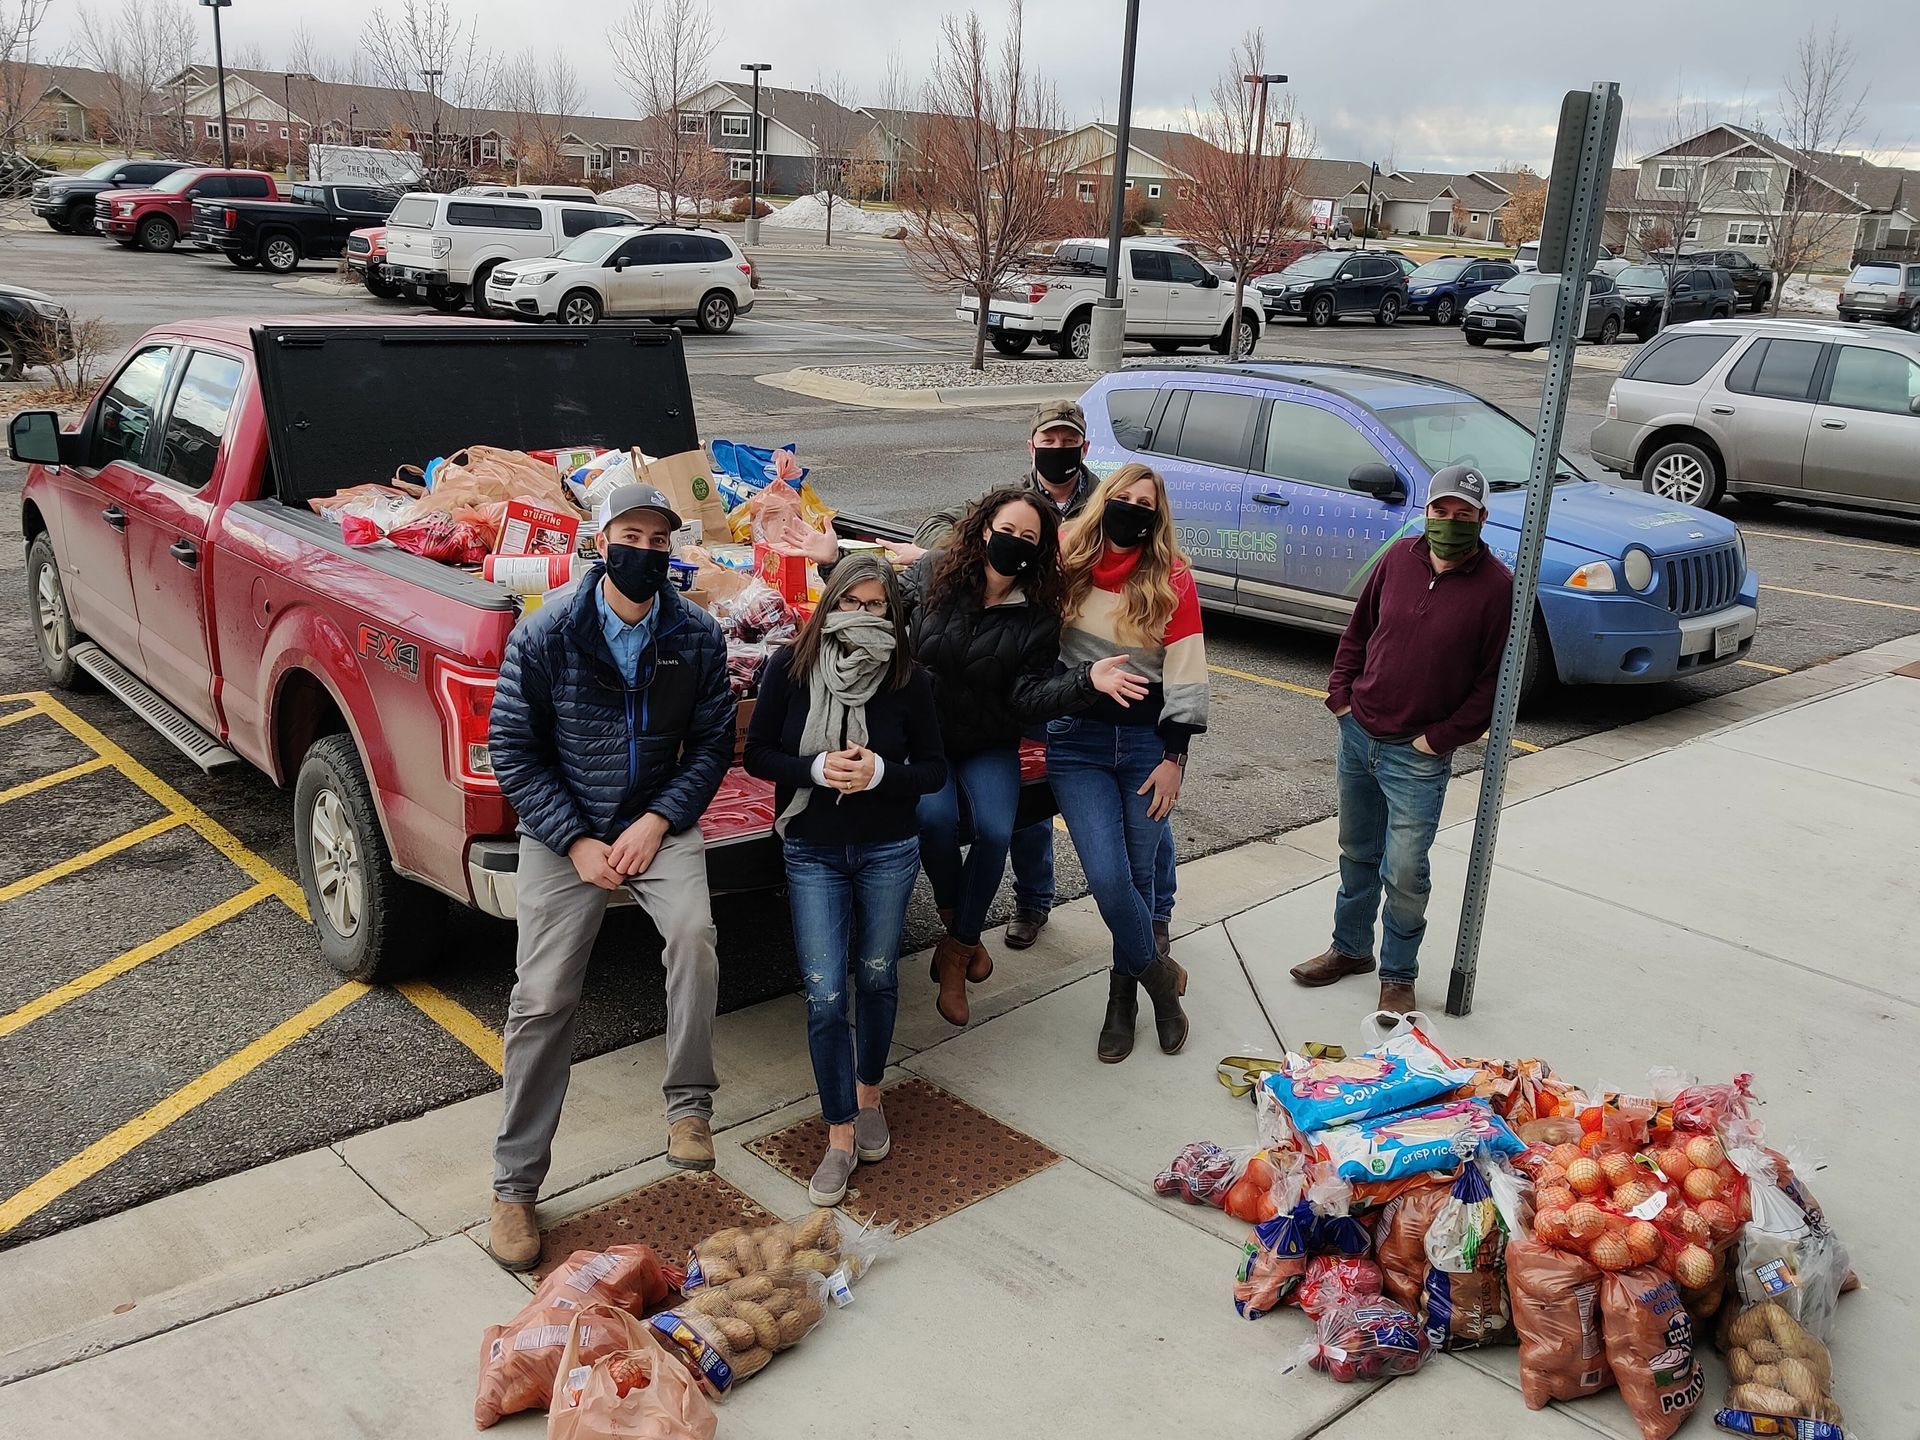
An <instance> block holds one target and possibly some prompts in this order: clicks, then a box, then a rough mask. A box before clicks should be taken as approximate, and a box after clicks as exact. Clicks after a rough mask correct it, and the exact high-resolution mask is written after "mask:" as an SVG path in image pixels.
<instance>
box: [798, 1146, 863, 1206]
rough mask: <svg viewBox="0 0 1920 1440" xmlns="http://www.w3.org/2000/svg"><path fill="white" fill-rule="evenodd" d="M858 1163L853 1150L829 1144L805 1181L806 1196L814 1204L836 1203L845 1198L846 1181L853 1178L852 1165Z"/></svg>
mask: <svg viewBox="0 0 1920 1440" xmlns="http://www.w3.org/2000/svg"><path fill="white" fill-rule="evenodd" d="M859 1163H860V1162H859V1161H858V1160H857V1159H855V1158H854V1154H853V1151H851V1150H835V1149H833V1148H832V1147H831V1146H829V1147H828V1149H827V1154H826V1158H825V1159H823V1160H822V1161H821V1162H820V1168H819V1169H818V1170H816V1171H814V1172H813V1179H811V1180H809V1181H808V1182H807V1198H808V1199H809V1200H811V1201H812V1202H813V1203H814V1204H816V1205H838V1204H839V1203H840V1202H841V1201H842V1200H844V1199H846V1198H847V1182H848V1181H849V1180H851V1179H852V1178H853V1167H854V1166H856V1165H858V1164H859Z"/></svg>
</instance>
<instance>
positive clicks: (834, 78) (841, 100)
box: [807, 72, 872, 245]
mask: <svg viewBox="0 0 1920 1440" xmlns="http://www.w3.org/2000/svg"><path fill="white" fill-rule="evenodd" d="M813 92H814V94H815V95H818V96H819V97H821V99H823V100H825V101H826V102H827V103H826V104H824V105H818V104H816V105H814V106H812V107H811V108H812V113H813V119H812V122H811V123H810V124H809V126H808V129H809V130H811V131H812V133H811V134H810V135H809V136H808V137H807V138H808V140H810V141H811V142H812V144H813V189H814V193H815V194H816V195H818V196H819V197H820V201H821V203H822V204H823V205H825V206H826V210H827V244H829V245H831V244H833V207H834V206H835V205H836V204H838V203H839V202H840V201H842V200H844V199H846V198H847V196H848V194H849V192H850V184H851V180H852V176H851V173H850V172H851V171H852V170H853V167H854V152H855V150H856V149H857V148H858V147H859V144H860V142H861V141H862V140H864V139H865V138H866V135H867V132H868V131H869V130H870V129H871V128H872V127H871V125H870V124H868V123H866V122H864V121H863V118H862V117H861V116H860V115H859V113H858V109H857V107H858V102H857V101H856V100H855V99H854V94H853V86H852V85H851V84H850V83H849V82H848V80H847V77H846V76H845V75H842V74H839V73H837V72H836V73H835V74H833V75H831V76H821V75H816V76H815V77H814V82H813Z"/></svg>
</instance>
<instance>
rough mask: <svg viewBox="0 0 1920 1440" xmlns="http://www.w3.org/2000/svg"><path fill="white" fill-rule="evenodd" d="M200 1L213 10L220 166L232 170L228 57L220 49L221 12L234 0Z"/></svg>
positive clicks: (214, 67)
mask: <svg viewBox="0 0 1920 1440" xmlns="http://www.w3.org/2000/svg"><path fill="white" fill-rule="evenodd" d="M200 3H201V4H202V5H204V6H205V7H206V8H207V9H209V10H211V11H213V70H214V75H215V77H216V78H217V79H218V80H219V82H220V168H221V169H222V170H231V169H232V168H233V148H232V142H231V141H230V140H229V139H228V136H227V59H226V56H225V55H224V54H223V53H222V52H221V49H220V12H221V11H222V10H224V9H226V8H227V6H229V5H231V4H232V3H233V0H200Z"/></svg>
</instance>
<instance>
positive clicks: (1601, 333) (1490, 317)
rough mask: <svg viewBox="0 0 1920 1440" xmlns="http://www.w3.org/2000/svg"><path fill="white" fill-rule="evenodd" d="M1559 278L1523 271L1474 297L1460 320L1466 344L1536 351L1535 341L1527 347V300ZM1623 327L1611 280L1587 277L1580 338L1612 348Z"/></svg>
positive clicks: (1620, 305) (1621, 307)
mask: <svg viewBox="0 0 1920 1440" xmlns="http://www.w3.org/2000/svg"><path fill="white" fill-rule="evenodd" d="M1559 278H1560V277H1559V276H1557V275H1543V274H1542V273H1541V272H1540V271H1538V270H1522V271H1521V272H1520V273H1519V274H1517V275H1515V276H1513V277H1512V278H1511V279H1509V280H1506V281H1504V282H1503V283H1501V284H1500V285H1499V286H1497V287H1496V288H1494V289H1492V290H1489V291H1487V292H1486V293H1485V294H1484V295H1476V296H1475V297H1474V298H1473V299H1471V300H1469V301H1468V302H1467V305H1466V309H1465V311H1464V312H1463V314H1464V318H1463V319H1462V321H1461V326H1462V333H1463V334H1464V335H1465V336H1466V341H1467V344H1469V345H1484V344H1486V343H1487V341H1489V340H1518V341H1520V342H1522V345H1523V348H1535V347H1536V346H1537V342H1534V344H1529V343H1528V342H1527V340H1526V334H1527V309H1528V304H1529V300H1528V297H1529V296H1530V295H1531V294H1532V292H1533V291H1534V290H1536V289H1538V288H1539V287H1540V286H1542V285H1545V284H1548V283H1549V282H1551V281H1554V280H1557V279H1559ZM1625 324H1626V305H1625V303H1624V302H1623V301H1622V300H1621V298H1620V292H1619V291H1618V290H1616V289H1615V288H1614V284H1613V281H1612V280H1611V279H1610V278H1608V277H1607V276H1605V275H1602V274H1600V273H1599V272H1598V271H1595V272H1594V273H1593V274H1591V275H1589V276H1587V314H1586V323H1585V324H1584V325H1583V326H1582V328H1581V331H1580V338H1581V339H1583V340H1597V341H1599V342H1600V343H1601V344H1602V345H1611V344H1612V343H1613V342H1614V341H1616V340H1618V339H1619V338H1620V331H1621V330H1622V329H1623V328H1624V327H1625Z"/></svg>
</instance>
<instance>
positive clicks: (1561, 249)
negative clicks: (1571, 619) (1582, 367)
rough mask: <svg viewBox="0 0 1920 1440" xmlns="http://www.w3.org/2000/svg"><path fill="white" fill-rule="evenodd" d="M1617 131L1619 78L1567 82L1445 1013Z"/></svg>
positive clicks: (1535, 568)
mask: <svg viewBox="0 0 1920 1440" xmlns="http://www.w3.org/2000/svg"><path fill="white" fill-rule="evenodd" d="M1619 131H1620V87H1619V86H1618V85H1617V84H1614V83H1612V82H1610V81H1608V82H1602V83H1600V84H1596V85H1595V86H1594V87H1593V88H1592V89H1591V90H1569V91H1568V92H1567V95H1566V99H1565V100H1564V101H1563V102H1562V104H1561V107H1560V133H1559V136H1558V138H1557V139H1556V140H1555V142H1554V155H1553V174H1552V180H1551V185H1550V188H1549V189H1548V191H1547V210H1546V214H1545V215H1544V216H1543V217H1542V221H1541V227H1540V269H1542V270H1543V271H1546V272H1548V273H1549V274H1552V273H1558V274H1560V275H1561V277H1562V279H1561V280H1560V283H1559V284H1558V285H1556V286H1555V287H1554V291H1555V294H1554V297H1553V332H1552V335H1553V338H1552V340H1551V342H1550V345H1549V349H1548V352H1547V377H1546V386H1545V389H1544V391H1543V392H1542V394H1541V396H1540V423H1539V425H1538V427H1537V429H1536V431H1535V434H1534V441H1533V465H1532V468H1531V469H1530V470H1529V471H1528V472H1527V508H1526V515H1525V519H1524V520H1523V521H1522V523H1521V526H1520V548H1519V553H1518V554H1517V555H1516V556H1515V560H1514V567H1513V614H1512V619H1511V621H1510V622H1509V629H1508V632H1507V650H1506V654H1505V655H1504V656H1503V657H1502V658H1501V661H1500V683H1499V685H1498V687H1497V688H1496V689H1495V691H1494V696H1493V725H1492V728H1491V729H1490V730H1489V731H1488V733H1487V760H1486V765H1485V768H1483V769H1482V770H1481V772H1480V808H1479V811H1478V813H1477V814H1476V815H1475V817H1474V822H1473V850H1472V853H1471V855H1470V856H1469V857H1468V860H1467V887H1466V894H1465V896H1464V897H1463V898H1462V901H1461V906H1460V936H1459V939H1458V941H1457V942H1456V944H1455V946H1454V951H1453V975H1452V978H1451V979H1450V981H1449V983H1448V985H1447V1013H1448V1014H1449V1015H1466V1014H1468V1013H1470V1012H1471V1011H1472V1009H1473V981H1474V973H1475V970H1476V968H1477V966H1478V965H1479V960H1480V933H1481V928H1482V925H1483V923H1484V922H1485V919H1486V910H1487V891H1488V889H1489V888H1490V886H1491V885H1492V883H1493V847H1494V843H1495V841H1496V840H1498V838H1499V835H1500V795H1501V792H1502V790H1504V789H1505V787H1506V780H1507V755H1508V753H1509V751H1511V750H1512V748H1513V725H1514V716H1515V713H1516V712H1517V711H1518V709H1519V705H1520V677H1521V676H1522V675H1524V674H1525V673H1526V668H1527V644H1528V641H1530V640H1531V639H1532V637H1533V611H1534V603H1535V600H1536V597H1537V595H1538V593H1539V589H1540V549H1541V546H1542V545H1543V544H1544V542H1545V541H1546V538H1547V507H1548V506H1549V505H1550V504H1551V503H1552V500H1553V479H1554V475H1555V473H1556V472H1557V471H1558V470H1559V468H1560V465H1559V459H1560V433H1561V430H1562V428H1563V427H1564V426H1565V424H1566V413H1567V390H1568V387H1569V385H1570V384H1571V382H1572V379H1573V350H1574V347H1575V346H1576V345H1578V344H1579V343H1580V334H1581V331H1582V330H1584V329H1585V325H1586V306H1587V272H1588V271H1589V270H1590V269H1591V268H1592V265H1593V258H1594V254H1595V248H1596V246H1597V245H1598V244H1599V241H1600V226H1601V221H1602V216H1603V214H1604V212H1605V207H1606V199H1607V180H1608V177H1609V175H1610V174H1611V173H1612V167H1613V147H1614V141H1615V139H1616V138H1617V137H1618V135H1619ZM1529 308H1531V307H1529Z"/></svg>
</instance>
